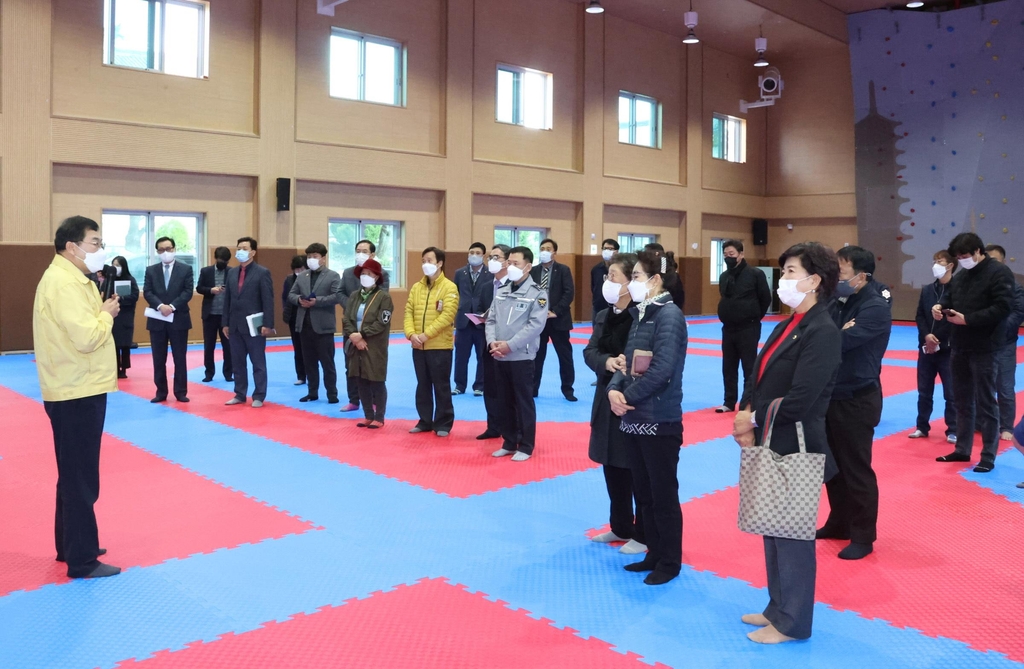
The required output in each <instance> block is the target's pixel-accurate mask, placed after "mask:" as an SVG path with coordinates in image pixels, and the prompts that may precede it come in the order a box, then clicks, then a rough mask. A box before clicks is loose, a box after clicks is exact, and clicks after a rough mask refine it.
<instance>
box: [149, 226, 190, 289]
mask: <svg viewBox="0 0 1024 669" xmlns="http://www.w3.org/2000/svg"><path fill="white" fill-rule="evenodd" d="M161 237H170V238H171V239H173V240H174V247H175V250H176V252H177V255H176V256H175V260H177V261H178V262H182V263H185V264H186V265H191V266H192V273H193V275H192V278H193V280H194V281H195V280H198V279H199V267H200V260H201V258H202V254H201V253H200V252H201V249H200V248H199V217H198V216H182V215H172V216H159V215H158V216H154V217H153V241H154V242H155V241H156V240H157V239H160V238H161ZM150 253H151V254H152V255H151V256H150V259H149V261H150V264H152V263H154V262H156V261H157V260H158V258H157V255H156V249H155V248H153V247H152V246H151V247H150Z"/></svg>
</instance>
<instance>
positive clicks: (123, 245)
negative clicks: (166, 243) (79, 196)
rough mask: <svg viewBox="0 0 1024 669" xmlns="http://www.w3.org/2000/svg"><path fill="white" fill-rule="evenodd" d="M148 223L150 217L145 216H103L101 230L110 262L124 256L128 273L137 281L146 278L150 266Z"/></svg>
mask: <svg viewBox="0 0 1024 669" xmlns="http://www.w3.org/2000/svg"><path fill="white" fill-rule="evenodd" d="M148 222H149V217H148V216H146V215H144V214H103V221H102V228H103V229H102V230H100V233H101V234H102V235H103V243H104V244H106V247H107V258H108V260H113V259H114V257H115V256H124V258H125V260H127V261H128V271H129V272H131V274H132V276H134V277H135V278H136V280H137V281H142V279H143V278H144V277H145V272H146V265H148V264H149V250H148V249H149V238H148V236H147V232H148V230H147V225H148Z"/></svg>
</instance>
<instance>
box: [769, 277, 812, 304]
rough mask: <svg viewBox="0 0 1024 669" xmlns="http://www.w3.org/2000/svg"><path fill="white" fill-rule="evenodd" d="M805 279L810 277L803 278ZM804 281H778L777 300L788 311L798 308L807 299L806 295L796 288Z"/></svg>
mask: <svg viewBox="0 0 1024 669" xmlns="http://www.w3.org/2000/svg"><path fill="white" fill-rule="evenodd" d="M807 278H810V277H804V279H807ZM804 279H779V289H778V290H777V291H776V293H778V295H779V300H780V301H781V302H782V303H783V304H785V305H786V306H787V307H789V308H790V309H796V308H797V307H799V306H800V305H801V304H802V303H803V301H804V298H805V297H807V293H804V292H801V291H799V290H797V287H796V286H797V284H798V283H800V282H801V281H803V280H804Z"/></svg>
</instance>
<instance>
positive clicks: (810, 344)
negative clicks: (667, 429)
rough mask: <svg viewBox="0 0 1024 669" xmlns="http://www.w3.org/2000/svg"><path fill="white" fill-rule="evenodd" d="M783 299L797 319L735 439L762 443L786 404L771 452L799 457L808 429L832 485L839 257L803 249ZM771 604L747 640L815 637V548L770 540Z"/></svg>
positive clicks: (749, 401)
mask: <svg viewBox="0 0 1024 669" xmlns="http://www.w3.org/2000/svg"><path fill="white" fill-rule="evenodd" d="M779 266H780V267H782V279H781V280H780V281H779V290H778V293H779V299H780V300H781V301H782V302H783V303H784V304H786V305H788V306H789V307H791V308H792V309H793V315H792V316H791V317H790V318H789V319H788V320H786V321H783V322H782V323H779V324H778V326H777V327H776V328H775V330H774V331H773V332H772V334H771V335H770V336H769V337H768V341H767V342H765V345H764V348H763V349H762V350H761V353H760V355H758V356H757V362H756V363H755V365H754V372H753V374H751V375H750V377H748V378H747V384H746V389H745V390H744V393H743V399H742V400H741V401H740V412H739V413H737V414H736V419H735V423H734V430H733V436H734V437H735V438H736V441H737V443H739V444H740V445H741V446H753V445H754V444H755V443H761V440H762V439H763V431H764V429H765V428H766V426H765V425H762V424H760V423H761V419H762V418H763V417H764V416H765V414H766V413H767V411H768V405H769V404H771V403H772V401H774V400H775V399H778V398H782V402H781V403H780V404H779V406H778V409H777V413H776V415H775V427H774V428H773V430H772V441H771V449H772V450H773V451H775V452H776V453H778V454H779V455H791V454H793V453H797V452H799V450H800V447H799V442H798V440H797V428H796V424H797V423H798V422H799V423H802V425H803V430H804V437H805V442H806V447H807V451H808V452H810V453H824V454H825V456H826V460H825V477H824V478H825V480H826V481H827V480H828V479H830V478H832V477H833V476H834V475H835V473H836V471H837V469H836V463H835V460H834V459H833V457H832V453H831V451H829V448H828V440H827V438H826V436H825V413H826V412H827V411H828V404H829V401H830V400H831V397H832V387H833V385H834V384H835V379H836V371H837V370H838V369H839V363H840V361H841V359H842V339H841V336H840V333H839V328H838V327H836V324H835V321H833V320H832V317H831V315H830V314H829V310H828V302H829V300H830V299H831V297H832V295H833V294H834V293H835V289H836V283H837V282H838V280H839V262H838V260H837V259H836V254H835V253H834V252H833V251H832V249H830V248H828V247H827V246H823V245H821V244H818V243H817V242H809V243H805V244H797V245H796V246H793V247H791V248H789V249H788V250H787V251H786V252H785V253H783V254H782V256H781V257H780V258H779ZM764 555H765V566H766V569H767V572H768V596H769V598H770V601H769V602H768V606H767V608H765V610H764V613H749V614H747V615H745V616H743V618H742V620H743V622H745V623H747V624H748V625H756V626H758V627H760V628H761V629H758V630H755V631H753V632H751V633H749V634H748V635H747V636H748V637H749V638H750V639H751V640H752V641H756V642H758V643H767V644H774V643H782V642H784V641H793V640H794V639H806V638H808V637H810V636H811V622H812V616H813V613H814V581H815V572H816V569H817V562H816V560H815V554H814V541H813V540H811V541H800V540H797V539H784V538H781V537H771V536H765V537H764Z"/></svg>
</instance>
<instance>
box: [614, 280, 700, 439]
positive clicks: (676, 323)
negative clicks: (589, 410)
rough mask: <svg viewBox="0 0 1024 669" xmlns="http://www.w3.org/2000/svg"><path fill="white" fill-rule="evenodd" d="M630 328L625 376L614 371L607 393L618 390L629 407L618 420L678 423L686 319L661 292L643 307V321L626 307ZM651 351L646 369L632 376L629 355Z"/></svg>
mask: <svg viewBox="0 0 1024 669" xmlns="http://www.w3.org/2000/svg"><path fill="white" fill-rule="evenodd" d="M630 312H631V313H632V314H633V326H632V328H631V329H630V331H629V341H628V342H627V343H626V373H625V374H623V373H622V372H616V373H615V376H613V377H612V380H611V381H610V382H609V383H608V390H618V391H620V392H621V393H622V394H623V395H625V396H626V404H629V405H630V406H632V407H633V410H632V411H628V412H626V415H624V416H623V417H622V424H623V425H654V424H658V423H680V422H682V420H683V365H684V363H685V362H686V344H687V334H686V319H685V318H683V312H681V311H679V307H677V306H676V305H675V304H673V302H672V296H671V295H670V294H669V293H663V294H662V295H661V296H659V297H658V298H657V299H656V300H655V301H654V302H652V303H650V304H648V305H647V307H646V309H645V310H644V316H643V319H641V318H640V311H639V309H638V308H637V307H635V306H634V307H630ZM637 350H640V351H651V352H652V353H653V354H654V355H653V357H652V358H651V363H650V367H648V368H647V371H646V372H644V374H643V375H641V376H638V377H634V376H633V375H632V371H633V352H634V351H637Z"/></svg>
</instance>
